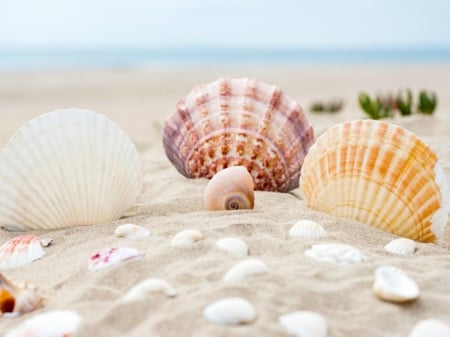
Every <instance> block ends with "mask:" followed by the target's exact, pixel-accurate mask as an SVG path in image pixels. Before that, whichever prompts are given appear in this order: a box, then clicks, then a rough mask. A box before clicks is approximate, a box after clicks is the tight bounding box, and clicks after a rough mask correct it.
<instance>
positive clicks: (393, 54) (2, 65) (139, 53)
mask: <svg viewBox="0 0 450 337" xmlns="http://www.w3.org/2000/svg"><path fill="white" fill-rule="evenodd" d="M402 63H411V64H414V63H450V49H438V48H434V49H377V50H370V49H353V50H352V49H335V50H328V49H327V50H325V49H303V50H302V49H198V48H197V49H181V48H180V49H155V50H149V49H139V50H138V49H76V50H75V49H74V50H68V49H64V50H63V49H61V50H56V49H53V50H1V49H0V70H33V69H73V68H75V69H77V68H129V67H174V66H175V67H177V66H180V67H182V66H220V65H223V66H228V65H230V66H236V65H237V66H239V65H244V66H248V65H255V66H264V65H310V64H402Z"/></svg>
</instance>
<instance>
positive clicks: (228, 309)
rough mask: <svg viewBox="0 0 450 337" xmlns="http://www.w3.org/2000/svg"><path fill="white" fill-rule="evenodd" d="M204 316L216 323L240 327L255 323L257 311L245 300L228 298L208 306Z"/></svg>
mask: <svg viewBox="0 0 450 337" xmlns="http://www.w3.org/2000/svg"><path fill="white" fill-rule="evenodd" d="M203 316H205V318H206V319H207V320H209V321H211V322H214V323H218V324H229V325H238V324H245V323H251V322H253V321H254V320H255V319H256V310H255V308H254V306H253V305H252V304H251V303H250V302H249V301H247V300H246V299H244V298H240V297H226V298H223V299H220V300H218V301H216V302H214V303H211V304H210V305H208V306H207V307H206V308H205V309H204V310H203Z"/></svg>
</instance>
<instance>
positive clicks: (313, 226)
mask: <svg viewBox="0 0 450 337" xmlns="http://www.w3.org/2000/svg"><path fill="white" fill-rule="evenodd" d="M326 235H327V232H326V231H325V229H323V227H322V226H321V225H319V224H318V223H316V222H314V221H311V220H299V221H297V222H296V223H295V224H294V225H293V226H292V227H291V229H290V230H289V236H290V237H291V238H298V237H302V238H311V239H313V238H320V237H323V236H326Z"/></svg>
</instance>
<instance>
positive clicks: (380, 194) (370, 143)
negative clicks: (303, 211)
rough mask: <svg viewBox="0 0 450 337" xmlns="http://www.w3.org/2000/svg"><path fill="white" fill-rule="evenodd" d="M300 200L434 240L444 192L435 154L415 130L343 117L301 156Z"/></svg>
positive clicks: (446, 205) (443, 212)
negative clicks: (349, 119)
mask: <svg viewBox="0 0 450 337" xmlns="http://www.w3.org/2000/svg"><path fill="white" fill-rule="evenodd" d="M300 188H301V191H302V194H303V196H304V198H305V200H306V204H307V205H308V206H310V207H312V208H315V209H318V210H321V211H324V212H326V213H329V214H332V215H335V216H339V217H344V218H350V219H355V220H358V221H360V222H363V223H367V224H370V225H373V226H375V227H377V228H380V229H382V230H385V231H388V232H391V233H394V234H397V235H400V236H403V237H407V238H410V239H413V240H419V241H424V242H434V241H439V238H440V237H442V235H443V233H444V228H445V225H446V224H447V221H448V212H449V210H450V202H449V200H450V194H449V190H448V183H447V180H446V177H445V174H444V172H443V171H442V169H441V168H440V166H439V163H438V158H437V155H436V154H435V153H434V152H433V151H432V150H431V149H430V148H429V147H428V146H427V145H426V144H424V143H423V142H422V141H421V140H420V139H419V138H418V137H417V136H416V135H415V134H413V133H412V132H410V131H407V130H405V129H404V128H402V127H400V126H396V125H393V124H389V123H387V122H384V121H381V122H380V121H373V120H358V121H351V122H344V123H341V124H338V125H335V126H334V127H332V128H330V129H328V130H327V131H326V132H325V133H324V134H322V135H321V136H320V137H318V138H317V140H316V143H315V144H314V146H312V147H311V149H310V152H309V153H308V155H307V156H306V158H305V161H304V163H303V167H302V174H301V177H300Z"/></svg>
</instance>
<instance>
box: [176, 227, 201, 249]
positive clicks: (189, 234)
mask: <svg viewBox="0 0 450 337" xmlns="http://www.w3.org/2000/svg"><path fill="white" fill-rule="evenodd" d="M204 239H205V237H204V236H203V234H202V233H200V232H199V231H196V230H193V229H187V230H184V231H181V232H178V233H177V234H175V236H174V237H173V239H172V241H170V245H171V246H172V247H183V246H189V245H192V244H194V243H196V242H197V241H201V240H204Z"/></svg>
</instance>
